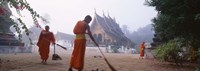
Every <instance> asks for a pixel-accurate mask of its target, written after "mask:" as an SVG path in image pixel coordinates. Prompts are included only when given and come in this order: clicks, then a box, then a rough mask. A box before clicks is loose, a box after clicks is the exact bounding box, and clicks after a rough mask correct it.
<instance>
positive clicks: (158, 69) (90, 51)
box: [0, 48, 195, 71]
mask: <svg viewBox="0 0 200 71" xmlns="http://www.w3.org/2000/svg"><path fill="white" fill-rule="evenodd" d="M52 53H53V51H52V50H51V52H50V55H49V56H50V57H49V59H48V62H47V64H46V65H44V64H41V63H40V62H41V60H40V56H39V54H38V51H37V48H34V50H33V52H32V53H16V54H14V53H11V54H0V71H67V70H68V68H69V62H70V57H71V53H72V49H69V50H67V51H65V50H63V49H61V48H57V51H56V53H57V54H58V55H60V56H61V57H62V60H58V61H54V60H52ZM104 54H105V56H106V58H107V59H108V61H109V62H110V64H111V65H112V66H113V67H114V68H115V69H116V70H117V71H195V66H194V65H191V64H185V65H184V67H178V66H176V65H175V64H173V63H168V62H161V61H158V60H155V59H139V55H138V54H122V53H120V54H116V53H104ZM96 56H97V57H96ZM98 56H101V54H100V52H99V51H98V50H97V48H87V49H86V55H85V65H84V71H92V70H97V69H98V70H99V71H111V70H110V68H109V67H108V65H107V64H106V62H105V61H104V59H103V58H101V57H98ZM74 71H76V70H74Z"/></svg>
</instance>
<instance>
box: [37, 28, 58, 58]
mask: <svg viewBox="0 0 200 71" xmlns="http://www.w3.org/2000/svg"><path fill="white" fill-rule="evenodd" d="M51 42H55V38H54V35H53V33H52V32H47V31H45V30H42V31H41V33H40V36H39V39H38V43H37V46H38V47H39V53H40V56H41V59H43V60H47V59H48V57H49V46H50V43H51Z"/></svg>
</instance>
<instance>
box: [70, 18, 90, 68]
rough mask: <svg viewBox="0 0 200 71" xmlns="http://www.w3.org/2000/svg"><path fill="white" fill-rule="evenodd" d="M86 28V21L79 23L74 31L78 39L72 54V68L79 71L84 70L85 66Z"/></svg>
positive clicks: (75, 41)
mask: <svg viewBox="0 0 200 71" xmlns="http://www.w3.org/2000/svg"><path fill="white" fill-rule="evenodd" d="M86 28H87V24H86V23H85V22H84V21H78V23H77V24H76V25H75V27H74V30H73V31H74V34H75V35H76V38H75V40H74V50H73V52H72V57H71V61H70V67H72V68H75V69H78V70H82V69H83V66H84V56H85V48H86V39H85V33H86Z"/></svg>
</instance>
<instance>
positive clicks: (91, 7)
mask: <svg viewBox="0 0 200 71" xmlns="http://www.w3.org/2000/svg"><path fill="white" fill-rule="evenodd" d="M27 1H28V2H29V3H30V6H31V7H32V8H33V9H34V10H36V11H37V12H38V13H39V14H40V15H49V17H50V24H48V25H49V26H50V30H51V31H53V32H54V33H56V32H57V31H60V32H64V33H68V34H73V33H72V30H73V27H74V25H75V24H76V22H77V21H78V20H83V19H84V17H85V16H86V15H88V14H89V15H91V16H92V17H94V12H95V9H96V12H97V14H99V15H101V16H102V15H103V12H104V14H105V15H106V16H107V15H108V14H109V15H110V16H111V17H112V18H115V19H116V21H117V23H119V24H120V26H121V25H124V24H125V25H128V28H129V29H130V30H131V31H136V30H137V29H138V28H139V27H144V26H146V25H147V24H151V19H152V18H153V17H155V16H156V14H157V12H156V11H155V10H154V8H153V7H148V6H145V5H144V2H145V0H27ZM22 15H23V16H24V17H23V19H24V21H25V22H26V23H28V25H29V26H30V25H33V24H32V19H31V17H30V14H29V12H28V11H23V12H22ZM40 24H42V22H40ZM42 25H43V26H44V24H42Z"/></svg>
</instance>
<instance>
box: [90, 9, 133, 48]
mask: <svg viewBox="0 0 200 71" xmlns="http://www.w3.org/2000/svg"><path fill="white" fill-rule="evenodd" d="M97 24H99V25H100V26H101V28H102V30H103V32H105V33H106V34H107V35H109V36H111V37H112V38H113V39H115V40H116V41H118V42H122V44H124V45H127V44H129V43H131V42H132V41H131V40H130V39H128V38H127V37H126V36H125V35H124V33H123V32H122V30H121V28H120V26H119V24H118V23H117V22H116V21H115V19H112V18H111V17H110V16H109V15H108V16H105V15H104V14H103V17H101V16H100V15H98V14H97V13H96V12H95V16H94V19H93V21H92V25H91V31H92V32H94V31H95V30H93V29H95V26H96V25H97Z"/></svg>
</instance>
